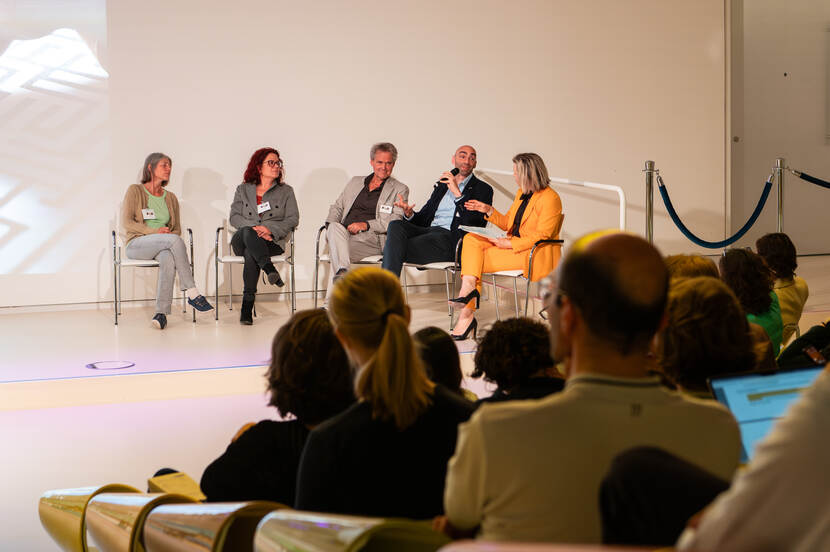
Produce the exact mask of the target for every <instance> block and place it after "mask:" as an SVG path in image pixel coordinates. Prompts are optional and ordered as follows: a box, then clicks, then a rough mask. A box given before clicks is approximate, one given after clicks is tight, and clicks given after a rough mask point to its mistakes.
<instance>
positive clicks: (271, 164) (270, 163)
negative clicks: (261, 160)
mask: <svg viewBox="0 0 830 552" xmlns="http://www.w3.org/2000/svg"><path fill="white" fill-rule="evenodd" d="M265 164H266V165H268V166H269V167H271V168H274V167H279V168H282V159H280V160H279V161H274V160H273V159H269V160H268V161H266V162H265Z"/></svg>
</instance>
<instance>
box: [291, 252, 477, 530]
mask: <svg viewBox="0 0 830 552" xmlns="http://www.w3.org/2000/svg"><path fill="white" fill-rule="evenodd" d="M410 314H411V313H410V309H409V306H408V305H407V304H406V302H405V301H404V298H403V292H402V291H401V285H400V282H399V281H398V279H397V278H396V277H395V275H394V274H392V273H391V272H389V271H386V270H383V269H381V268H377V267H364V268H358V269H356V270H353V271H350V272H348V273H347V274H346V275H345V276H344V277H343V278H341V279H340V280H339V281H338V282H337V283H336V284H335V285H334V290H333V292H332V297H331V302H330V309H329V317H330V318H331V321H332V323H333V325H334V329H335V333H336V334H337V337H338V339H339V340H340V342H341V343H342V344H343V347H344V348H345V349H346V352H347V353H348V355H349V358H350V360H351V362H352V365H353V366H354V368H355V369H356V374H355V394H356V395H357V398H358V400H359V402H358V403H357V404H355V405H354V406H352V407H351V408H349V409H348V410H346V411H345V412H343V413H341V414H339V415H338V416H335V417H334V418H332V419H330V420H328V421H326V422H325V423H323V424H321V425H320V426H318V427H317V428H315V429H314V431H312V432H311V435H310V436H309V438H308V441H307V442H306V447H305V451H304V452H303V456H302V459H301V461H300V472H299V475H298V482H297V499H296V503H295V506H296V508H297V509H300V510H312V511H318V512H331V513H343V514H358V515H368V516H380V517H407V518H415V519H421V518H431V517H432V516H435V515H438V514H440V513H441V512H442V510H443V508H442V505H441V499H442V496H443V492H444V482H445V478H446V472H447V461H448V460H449V458H450V456H452V454H453V452H454V450H455V443H456V437H457V434H458V424H459V423H460V422H463V421H465V420H467V419H468V418H469V416H470V414H471V413H472V412H473V409H474V406H473V404H472V403H470V402H469V401H467V400H465V399H463V398H461V397H460V396H458V395H457V394H455V393H453V392H452V391H450V390H449V389H447V388H446V387H444V386H442V385H436V384H434V383H432V382H431V381H429V379H428V378H427V375H426V372H425V370H424V367H423V364H422V363H421V360H420V359H419V358H418V353H417V351H416V347H415V342H414V341H413V340H412V337H411V336H410V335H409V321H410Z"/></svg>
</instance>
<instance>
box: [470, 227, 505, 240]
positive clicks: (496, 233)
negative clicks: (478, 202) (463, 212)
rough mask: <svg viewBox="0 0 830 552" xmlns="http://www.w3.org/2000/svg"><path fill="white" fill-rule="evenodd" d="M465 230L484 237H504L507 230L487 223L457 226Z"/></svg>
mask: <svg viewBox="0 0 830 552" xmlns="http://www.w3.org/2000/svg"><path fill="white" fill-rule="evenodd" d="M459 228H461V229H462V230H464V231H465V232H471V233H473V234H478V235H479V236H484V237H485V238H506V237H507V232H505V231H504V230H502V229H501V228H499V227H498V226H495V225H492V224H488V225H487V226H484V227H481V226H466V225H463V224H462V225H461V226H459Z"/></svg>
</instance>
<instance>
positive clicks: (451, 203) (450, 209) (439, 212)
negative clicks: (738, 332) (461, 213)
mask: <svg viewBox="0 0 830 552" xmlns="http://www.w3.org/2000/svg"><path fill="white" fill-rule="evenodd" d="M472 177H473V173H470V175H469V176H468V177H467V178H465V179H464V180H462V181H461V184H459V185H458V189H459V190H460V191H461V193H462V194H463V193H464V187H465V186H466V185H467V182H469V181H470V179H471V178H472ZM459 199H461V198H460V197H458V198H456V197H455V196H454V195H452V192H451V191H450V190H449V188H447V193H446V194H444V197H442V198H441V202H440V203H439V204H438V209H436V210H435V217H434V218H433V219H432V226H440V227H441V228H446V229H447V230H452V219H453V217H454V216H455V205H456V204H455V202H456V201H457V200H459Z"/></svg>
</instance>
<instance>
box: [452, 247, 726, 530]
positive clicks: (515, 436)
mask: <svg viewBox="0 0 830 552" xmlns="http://www.w3.org/2000/svg"><path fill="white" fill-rule="evenodd" d="M560 268H561V270H560V271H557V272H558V274H554V275H553V277H552V278H551V280H552V287H551V288H549V291H550V293H549V294H548V296H547V297H546V299H545V304H546V308H547V313H548V320H549V321H550V326H551V345H552V356H553V359H554V360H555V361H563V360H565V359H567V362H565V369H566V374H565V375H566V378H567V380H568V381H567V383H566V385H565V390H564V391H562V392H561V393H555V394H553V395H551V396H549V397H545V398H543V399H539V400H536V401H514V402H508V403H503V404H492V405H483V406H482V407H481V408H480V409H479V410H478V411H477V412H476V413H475V414H474V415H473V416H472V418H471V419H470V421H469V423H466V424H462V426H461V428H460V430H459V437H458V447H457V450H456V453H455V455H454V456H453V458H452V459H451V460H450V463H449V468H448V472H447V488H446V492H445V498H444V500H445V509H446V515H447V519H448V522H447V523H446V525H447V527H446V528H447V529H449V532H450V533H456V534H457V531H458V530H462V531H472V530H475V529H476V528H477V527H479V529H478V531H477V533H478V536H479V537H481V538H483V539H486V540H519V541H553V542H592V543H596V542H599V541H600V538H601V532H600V516H599V509H598V500H597V497H598V496H599V495H598V493H599V485H600V481H601V479H602V477H603V476H604V475H605V473H606V471H607V470H608V466H609V465H610V463H611V460H612V459H613V458H614V457H615V456H616V455H617V454H619V453H620V452H622V451H624V450H627V449H629V448H631V447H634V446H638V445H648V446H656V447H661V448H663V449H665V450H667V451H669V452H672V453H674V454H676V455H678V456H680V457H682V458H684V459H686V460H688V461H691V462H694V463H696V464H698V465H700V466H703V467H704V468H706V469H708V470H710V471H712V472H713V473H715V474H716V475H718V476H720V477H722V478H730V477H731V476H732V473H733V472H734V470H735V468H736V467H737V465H738V459H739V455H740V436H739V432H738V426H737V424H736V422H735V420H734V418H733V417H732V415H731V414H730V413H729V412H728V411H727V410H726V409H725V408H723V407H722V406H720V405H718V404H717V403H715V402H714V401H702V400H698V399H695V398H692V397H689V396H687V395H683V394H681V393H678V392H676V391H670V390H668V389H666V388H664V387H662V386H661V385H660V382H659V379H658V378H656V377H649V376H648V375H647V369H648V366H649V363H648V362H647V361H646V355H647V353H648V350H649V343H650V341H651V339H652V337H653V336H654V334H655V332H656V331H657V329H658V326H659V325H660V322H661V320H662V318H663V313H664V309H665V306H666V296H667V292H668V283H669V277H668V272H667V270H666V267H665V264H664V263H663V259H662V257H661V256H660V254H659V252H658V251H657V250H656V249H655V248H654V247H653V246H652V245H650V244H649V243H648V242H646V241H645V240H643V239H642V238H639V237H637V236H634V235H632V234H625V233H619V232H598V233H594V234H591V235H588V236H585V237H583V238H581V239H580V240H578V241H577V242H576V243H575V244H574V245H573V247H572V248H571V250H570V252H569V254H568V256H567V258H566V259H565V261H564V262H563V264H562V266H561V267H560ZM442 524H445V523H444V522H443V521H442V520H440V519H439V520H438V521H437V522H436V525H438V526H439V527H440V526H441V525H442Z"/></svg>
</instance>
